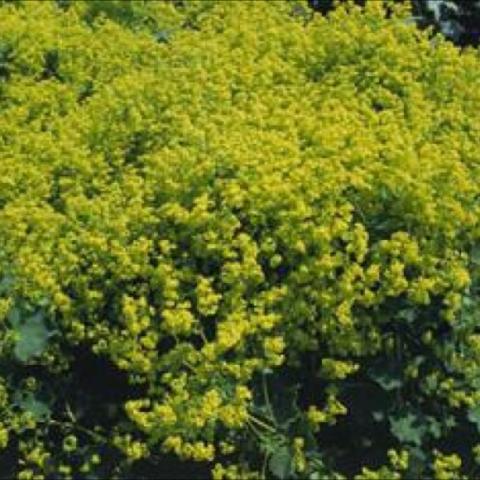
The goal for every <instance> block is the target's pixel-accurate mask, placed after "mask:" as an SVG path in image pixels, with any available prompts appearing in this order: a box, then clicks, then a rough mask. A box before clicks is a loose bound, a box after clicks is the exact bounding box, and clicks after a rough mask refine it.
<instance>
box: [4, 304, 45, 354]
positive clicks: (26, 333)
mask: <svg viewBox="0 0 480 480" xmlns="http://www.w3.org/2000/svg"><path fill="white" fill-rule="evenodd" d="M12 325H13V326H14V328H15V330H16V332H17V334H18V339H17V343H16V345H15V349H14V353H15V356H16V357H17V358H18V360H20V361H21V362H28V361H29V360H30V359H31V358H33V357H35V356H38V355H40V354H41V353H43V351H44V350H45V348H46V347H47V344H48V339H49V337H50V336H51V335H52V332H50V331H49V330H48V328H47V327H46V325H45V321H44V319H43V315H42V313H36V314H34V315H32V316H30V317H28V318H27V319H26V320H25V321H24V322H23V323H21V324H20V325H19V324H18V323H16V324H15V323H14V322H13V321H12Z"/></svg>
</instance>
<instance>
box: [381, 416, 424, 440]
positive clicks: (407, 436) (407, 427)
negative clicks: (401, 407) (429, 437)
mask: <svg viewBox="0 0 480 480" xmlns="http://www.w3.org/2000/svg"><path fill="white" fill-rule="evenodd" d="M389 420H390V431H391V432H392V434H393V435H394V436H395V438H397V440H398V441H399V442H401V443H410V444H414V445H417V446H419V445H421V444H422V437H423V436H424V434H425V431H426V428H425V426H424V425H419V421H418V420H419V419H418V417H417V416H416V415H414V414H412V413H407V414H406V415H404V416H401V417H393V416H390V417H389Z"/></svg>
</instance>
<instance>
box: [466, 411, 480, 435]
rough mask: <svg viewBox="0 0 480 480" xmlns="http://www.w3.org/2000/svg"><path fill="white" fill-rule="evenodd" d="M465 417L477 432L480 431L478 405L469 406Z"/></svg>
mask: <svg viewBox="0 0 480 480" xmlns="http://www.w3.org/2000/svg"><path fill="white" fill-rule="evenodd" d="M467 418H468V419H469V420H470V421H471V422H472V423H474V424H475V426H476V427H477V430H478V432H479V433H480V405H476V406H475V407H472V408H470V410H469V411H468V414H467Z"/></svg>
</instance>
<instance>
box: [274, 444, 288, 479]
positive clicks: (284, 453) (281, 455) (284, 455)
mask: <svg viewBox="0 0 480 480" xmlns="http://www.w3.org/2000/svg"><path fill="white" fill-rule="evenodd" d="M268 466H269V468H270V471H271V472H272V474H273V475H275V477H277V478H279V479H280V480H284V479H286V478H290V476H291V475H292V466H293V462H292V455H291V452H290V449H289V448H288V447H287V446H283V447H280V448H278V449H277V450H276V451H275V453H274V454H273V455H272V456H271V457H270V460H269V462H268Z"/></svg>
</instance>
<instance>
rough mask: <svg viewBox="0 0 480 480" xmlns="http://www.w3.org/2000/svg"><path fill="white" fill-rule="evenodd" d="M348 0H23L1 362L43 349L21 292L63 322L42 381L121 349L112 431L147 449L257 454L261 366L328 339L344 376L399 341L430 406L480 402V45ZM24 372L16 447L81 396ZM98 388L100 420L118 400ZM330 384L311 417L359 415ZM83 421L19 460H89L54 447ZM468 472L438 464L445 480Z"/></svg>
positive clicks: (277, 365) (294, 361)
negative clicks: (474, 309)
mask: <svg viewBox="0 0 480 480" xmlns="http://www.w3.org/2000/svg"><path fill="white" fill-rule="evenodd" d="M182 3H183V4H184V5H183V6H181V5H180V4H182ZM340 3H341V5H340V6H339V7H338V8H337V9H336V10H335V11H334V12H332V14H331V15H330V16H329V17H328V18H327V17H322V16H320V15H314V16H313V17H312V18H311V19H307V18H306V17H305V16H302V15H299V14H297V13H295V12H298V11H299V8H300V10H302V8H303V10H304V11H307V10H306V9H307V4H306V2H305V1H300V0H299V1H298V2H297V1H296V0H295V2H290V1H287V0H285V1H284V0H279V1H275V2H272V1H269V0H257V1H247V0H246V1H232V2H225V1H219V0H215V1H194V0H186V1H185V2H164V1H159V0H158V1H157V0H152V1H149V2H136V1H132V0H128V1H119V0H106V1H105V2H97V1H95V2H89V1H83V0H78V1H74V2H57V1H53V0H48V1H43V2H33V1H19V2H0V111H1V115H0V159H1V160H0V357H1V358H0V360H1V361H2V365H3V364H4V363H7V362H17V361H18V362H21V360H19V358H16V355H17V356H18V351H19V350H21V348H20V347H24V346H25V345H24V344H25V343H27V344H28V339H27V340H25V339H24V338H23V339H22V335H21V334H22V332H24V331H25V328H26V327H25V326H23V327H20V330H21V331H20V332H17V331H14V330H15V328H19V327H14V326H13V325H12V323H13V322H12V321H11V318H10V317H11V315H12V312H14V311H16V310H15V309H16V308H17V307H18V308H20V307H21V308H22V309H24V310H25V311H30V310H31V311H35V312H36V311H37V310H38V311H41V312H42V315H44V323H45V325H41V324H35V325H34V326H33V327H32V330H33V331H34V334H37V331H38V332H40V333H38V335H39V339H37V338H35V339H34V342H33V343H34V344H33V347H35V348H37V347H38V350H41V347H42V348H43V350H42V351H39V352H37V351H36V352H35V354H32V356H31V358H29V360H28V362H27V363H28V365H29V367H30V366H32V367H35V368H33V369H32V370H34V371H39V372H41V373H39V379H54V381H53V380H52V384H54V385H59V386H60V387H59V391H60V390H61V389H65V391H66V392H70V390H71V389H77V385H78V382H80V380H82V381H83V380H84V379H83V377H82V379H80V380H79V379H77V378H76V377H77V375H80V373H79V371H80V370H81V367H80V366H79V363H81V362H80V361H79V360H78V358H76V357H77V356H78V357H79V358H80V357H81V355H85V356H86V357H87V358H88V360H89V361H90V360H92V359H93V360H92V363H93V364H94V365H103V364H104V363H102V362H106V363H107V364H108V366H109V367H111V368H112V369H114V370H115V372H116V373H118V376H119V378H121V380H119V383H121V384H122V387H118V390H119V392H116V391H115V392H113V393H114V395H116V394H117V393H118V397H115V398H116V400H114V401H113V403H115V402H118V405H115V407H116V410H115V409H113V410H112V412H114V413H112V415H111V416H108V419H107V418H105V419H103V418H102V421H99V423H100V424H101V425H102V428H106V429H107V430H108V429H110V430H109V431H108V432H107V433H108V435H106V438H107V440H105V443H106V444H107V446H108V447H109V448H112V447H113V448H116V449H117V450H118V452H119V455H120V454H122V455H124V456H125V457H126V458H127V459H128V460H129V462H130V463H131V462H134V461H141V460H143V459H146V458H148V457H149V456H150V454H152V455H155V454H156V453H158V452H160V453H161V451H162V449H163V450H164V451H166V452H173V453H175V454H177V455H178V456H180V457H181V458H183V459H191V460H194V461H199V462H200V461H201V462H217V461H223V460H220V458H221V457H222V455H224V453H222V452H223V451H230V448H227V447H225V445H227V444H228V445H233V447H234V448H233V450H234V451H233V450H232V451H231V454H232V456H235V455H237V452H241V451H242V445H237V444H235V442H236V440H235V439H238V438H242V439H245V438H247V437H248V438H249V441H250V440H251V437H249V436H250V435H252V432H251V431H250V430H249V418H250V417H249V416H250V415H251V413H252V410H253V407H254V403H255V402H256V401H257V399H256V397H255V395H254V393H256V392H253V391H252V389H253V388H254V387H253V385H256V381H257V380H258V378H259V376H260V375H262V374H263V373H264V372H265V371H271V372H273V373H274V374H275V375H278V376H280V377H281V376H282V375H283V373H284V372H285V371H286V370H287V369H295V368H296V369H299V370H297V371H302V373H303V369H304V367H305V364H304V363H303V362H304V361H305V358H309V357H308V356H309V355H311V354H312V355H313V356H314V357H315V361H314V362H313V363H314V364H315V372H313V373H312V375H318V376H320V377H322V380H324V381H325V382H326V383H327V384H329V385H331V384H337V383H341V382H343V381H348V380H349V378H348V377H349V376H350V375H353V374H354V373H356V372H358V373H359V376H362V374H364V373H365V372H364V371H363V369H364V366H365V365H366V364H368V361H369V359H370V358H371V357H372V356H379V357H381V358H383V357H385V358H386V357H388V358H391V357H392V352H395V353H397V354H398V355H397V356H396V358H401V359H402V361H404V363H405V365H403V364H402V371H406V372H407V373H408V374H407V375H406V376H407V377H408V381H409V382H417V383H416V384H415V385H414V387H415V388H412V391H417V390H418V391H420V390H421V391H422V392H426V393H425V395H426V396H431V397H433V399H434V401H432V402H429V401H427V402H424V403H425V404H430V403H432V404H435V405H436V404H437V403H442V402H443V403H442V404H444V405H445V406H446V408H451V409H459V408H462V409H465V408H470V407H472V406H473V405H477V404H478V403H480V392H479V391H478V386H477V385H478V376H479V374H480V370H479V369H480V367H479V365H480V340H479V337H478V334H477V333H475V332H476V331H475V325H474V320H471V318H470V317H468V318H467V315H466V313H465V301H466V299H467V298H469V296H473V295H475V292H476V290H475V287H476V285H477V284H478V281H479V279H480V276H479V273H478V267H477V266H476V265H477V260H478V259H477V258H476V254H475V252H476V249H478V244H479V242H480V204H479V201H478V198H479V197H480V169H479V168H478V158H479V155H480V127H479V125H480V118H479V117H480V109H479V108H478V105H479V103H480V89H478V72H479V69H480V60H479V57H478V52H475V51H472V50H468V49H466V50H465V51H462V52H460V51H458V50H457V49H455V48H454V47H453V46H452V45H451V44H449V43H448V42H445V41H442V40H440V39H435V41H434V42H433V41H431V39H430V37H429V36H428V33H427V32H419V31H417V30H416V28H415V26H414V25H411V24H409V23H408V22H406V21H405V18H404V15H405V14H404V13H402V12H401V10H402V9H403V7H397V6H392V12H390V13H391V14H390V13H388V12H387V9H385V8H384V6H383V3H382V2H378V1H375V0H371V1H368V2H367V6H366V8H365V9H361V8H359V7H353V6H349V5H348V4H346V3H345V2H340ZM61 4H63V6H62V5H61ZM66 4H68V6H66ZM395 12H396V13H395ZM387 13H388V14H387ZM307 20H308V21H307ZM24 307H25V308H24ZM29 309H30V310H29ZM22 312H23V310H22ZM42 318H43V317H42ZM42 327H44V328H45V329H46V330H47V332H46V333H43V334H42V332H43V330H42ZM22 328H23V329H24V330H22ZM27 330H28V329H27ZM393 330H394V331H395V335H398V338H396V339H394V338H393V334H392V331H393ZM450 341H451V342H452V343H448V342H450ZM22 342H23V343H22ZM408 342H410V343H408ZM412 342H413V343H412ZM415 342H417V343H419V344H420V345H421V347H422V349H423V350H425V355H429V356H430V357H431V358H430V360H431V361H430V362H425V363H424V364H422V365H420V366H418V365H417V364H416V363H414V361H413V358H411V355H413V353H412V352H413V351H414V350H415V351H417V350H418V345H417V344H416V343H415ZM454 342H456V344H455V348H451V346H452V345H453V343H454ZM37 344H38V345H37ZM413 344H415V345H414V346H413V347H412V345H413ZM27 346H30V347H31V345H30V344H28V345H27ZM456 347H459V348H456ZM35 348H34V349H35ZM402 348H403V350H402V351H400V350H401V349H402ZM395 349H396V350H395ZM423 350H422V351H423ZM79 352H80V353H79ZM85 352H86V353H85ZM312 352H313V353H312ZM77 354H78V355H77ZM4 361H5V362H4ZM95 362H98V363H95ZM430 364H431V365H434V366H435V367H432V369H433V370H428V369H429V368H430V367H429V366H428V365H430ZM438 365H442V368H437V367H438ZM423 368H425V369H426V371H425V372H423V371H422V372H421V374H420V373H419V369H420V370H421V369H423ZM17 370H18V372H20V371H22V372H23V370H21V369H17V368H13V369H12V371H14V372H15V375H13V374H12V375H10V372H6V373H4V370H1V371H0V414H1V422H2V423H1V425H0V449H5V448H9V447H10V446H12V448H16V447H15V445H17V444H19V442H20V441H22V439H23V438H24V437H25V438H26V437H28V436H29V435H30V433H31V431H32V430H39V431H40V430H41V428H43V429H44V430H45V431H46V432H50V433H48V434H46V438H49V439H55V438H57V437H59V435H58V431H57V430H58V422H61V421H63V420H64V419H65V411H64V405H63V403H62V402H60V401H58V402H53V403H52V405H51V408H52V409H53V410H54V411H52V412H51V414H52V419H53V420H52V421H51V423H48V421H46V420H42V421H40V420H38V419H36V418H35V415H34V414H33V413H32V412H28V411H21V410H22V408H20V407H19V405H18V402H17V403H15V400H13V394H14V392H15V391H16V390H18V388H17V387H18V385H17V383H18V381H19V380H18V379H17V377H16V376H17ZM26 370H28V369H26ZM427 370H428V371H427ZM423 373H425V375H423ZM21 375H23V373H21V372H20V373H18V376H21ZM92 377H93V375H92ZM300 377H302V378H303V376H301V375H299V378H300ZM421 379H425V380H426V379H428V382H427V381H425V382H423V381H422V382H420V380H421ZM108 380H109V379H108V378H106V379H105V385H107V383H108ZM40 381H41V382H42V383H45V385H42V388H44V389H45V390H46V391H48V385H46V383H48V382H46V381H45V380H40ZM77 381H78V382H77ZM90 381H91V379H90V378H89V379H88V380H87V383H88V382H90ZM91 382H92V384H94V383H95V382H93V380H92V381H91ZM112 383H113V382H112ZM123 383H125V384H126V385H125V386H123ZM429 385H433V387H431V388H430V387H429ZM90 387H91V385H89V388H90ZM417 387H418V388H417ZM89 388H86V389H85V391H82V392H80V393H79V394H80V395H81V394H85V395H92V398H90V399H89V402H85V408H86V409H87V411H86V412H84V415H83V414H82V415H83V416H81V418H80V417H79V419H78V421H79V422H80V423H81V422H84V421H85V422H87V423H88V422H89V421H90V420H88V421H87V420H85V419H88V418H90V417H91V418H94V419H98V415H93V414H92V415H90V413H91V412H90V410H89V409H94V408H95V409H96V408H97V407H98V409H99V411H102V412H103V410H102V408H104V410H106V409H107V407H106V406H105V405H96V401H97V398H103V397H102V396H101V395H98V396H96V395H94V394H93V393H91V392H90V390H89ZM92 388H93V387H92ZM95 388H99V387H98V386H96V387H95ZM112 388H113V387H112ZM115 388H117V387H115ZM428 388H430V390H428ZM4 390H5V394H4ZM80 390H81V389H80ZM120 391H121V392H120ZM328 392H329V391H328ZM328 392H327V397H326V398H327V400H326V405H325V406H324V407H323V408H321V409H319V408H317V407H314V406H312V407H310V408H309V409H308V410H307V411H306V412H303V413H304V414H305V415H306V416H307V418H308V420H309V422H310V423H311V424H312V427H313V429H314V430H318V431H317V434H318V435H320V436H321V435H322V433H323V432H322V430H321V428H319V427H320V426H321V425H322V424H323V423H326V424H331V425H333V424H334V423H335V420H336V418H337V417H338V416H340V415H347V413H350V412H347V410H346V407H345V406H344V405H343V404H342V403H341V401H340V397H339V396H337V395H336V394H329V393H328ZM324 393H325V392H319V393H318V395H319V397H318V401H316V402H315V401H314V400H312V403H316V404H321V402H322V400H321V399H322V398H325V396H324ZM47 396H48V395H47ZM92 399H93V400H92ZM427 400H430V399H427ZM438 401H440V402H438ZM99 402H100V403H101V401H100V400H99ZM109 402H110V400H109ZM20 403H21V402H20ZM30 403H31V404H33V405H34V407H36V408H38V405H39V404H38V403H35V401H34V400H31V402H30ZM106 403H108V402H106ZM419 404H422V402H419ZM82 408H83V407H82ZM23 409H24V410H28V408H27V407H24V408H23ZM30 409H31V405H30ZM457 413H458V412H457ZM103 420H105V422H103ZM92 421H97V420H92ZM55 422H57V423H55ZM108 422H110V424H109V427H106V426H105V425H106V424H107V423H108ZM104 424H105V425H104ZM90 426H91V425H90V424H89V427H90ZM80 427H81V425H80ZM84 428H87V427H85V426H84ZM56 429H57V430H56ZM29 432H30V433H29ZM77 433H78V432H76V433H75V435H76V436H69V437H67V438H65V443H62V442H63V439H62V440H61V441H60V443H59V444H55V443H54V440H51V441H52V442H53V443H51V444H49V445H48V448H47V445H46V446H45V447H42V448H41V449H40V450H36V449H35V448H33V447H32V448H31V449H30V450H31V451H30V453H29V452H28V451H27V450H28V449H27V448H25V449H24V450H25V451H22V452H19V453H18V455H19V456H20V457H21V458H23V460H22V461H24V462H25V464H26V465H27V466H26V467H25V469H23V473H22V474H19V473H18V472H17V471H15V474H17V473H18V477H19V478H25V479H27V478H36V477H35V475H37V474H38V475H43V474H45V475H46V476H47V477H48V476H50V477H56V476H59V475H60V476H62V475H63V477H62V478H64V477H65V478H67V477H68V476H74V475H75V473H76V472H75V468H77V466H78V465H77V463H78V464H80V463H79V462H77V463H75V462H76V461H72V462H70V463H72V465H73V466H72V465H69V464H68V463H69V460H68V459H65V458H63V457H62V458H61V459H59V460H58V461H57V460H55V461H52V462H50V463H49V462H46V459H47V458H49V457H48V454H50V455H51V456H52V457H55V458H57V456H58V455H64V454H65V455H67V454H73V453H75V452H76V451H78V450H79V447H77V445H76V441H75V440H74V438H77V437H78V438H80V437H79V436H78V435H77ZM84 433H85V432H84ZM72 435H74V434H73V433H72ZM85 437H88V435H86V434H85ZM12 438H14V440H15V441H13V442H12ZM62 438H63V437H62ZM94 438H97V437H94ZM82 439H83V437H82ZM17 440H18V441H17ZM82 441H83V440H82ZM85 441H86V442H87V440H85ZM252 441H253V440H252ZM38 442H39V443H40V442H41V441H40V440H39V441H38ZM57 443H58V442H57ZM79 443H80V442H79ZM90 447H91V449H92V451H93V450H95V451H96V449H97V447H98V445H97V444H96V443H94V442H93V440H92V444H91V445H90V446H89V447H88V448H90ZM382 447H383V446H382ZM88 448H87V447H86V450H88ZM102 448H103V447H102ZM292 448H293V449H294V452H295V465H296V468H297V471H298V472H300V473H302V472H303V471H306V469H307V465H306V463H305V462H306V460H305V459H306V457H307V453H306V451H305V449H306V447H305V445H304V444H303V443H302V440H301V439H296V440H295V443H294V444H293V447H292ZM98 449H100V450H101V448H100V447H98ZM225 449H226V450H225ZM100 450H99V451H100ZM45 452H47V453H48V454H47V453H45ZM60 452H61V453H60ZM225 454H226V453H225ZM0 455H1V452H0ZM32 455H33V456H32ZM402 455H403V454H398V456H395V455H394V454H392V455H391V457H392V458H391V463H392V465H391V466H389V467H385V468H388V469H389V470H388V472H395V473H394V475H395V477H392V478H396V476H398V475H400V474H399V473H398V472H399V471H401V470H402V471H403V470H404V469H405V468H404V465H405V464H406V462H407V459H406V458H405V457H404V456H402ZM27 457H28V459H27ZM304 457H305V458H304ZM238 458H241V454H240V453H239V454H238ZM452 458H453V460H452ZM97 463H98V462H93V461H90V460H89V461H88V462H87V463H86V464H85V465H87V466H86V467H85V469H87V468H91V469H95V468H97V467H96V464H97ZM307 463H308V462H307ZM457 463H458V462H457V460H456V457H455V458H454V457H438V458H437V460H436V464H435V465H436V467H435V468H436V470H435V472H436V475H437V478H439V479H440V478H453V477H452V475H453V473H451V472H454V471H455V472H456V471H457V470H459V469H460V465H459V464H457ZM47 464H49V465H50V467H48V465H47ZM247 467H248V466H246V465H240V464H239V465H229V466H226V465H225V466H224V465H223V464H220V463H217V464H216V466H215V467H214V470H213V473H212V474H213V476H214V478H218V479H223V478H225V479H228V478H232V479H233V478H254V477H255V475H257V473H258V472H257V473H255V472H250V471H249V468H247ZM19 468H20V467H19ZM48 468H50V469H51V471H48ZM78 468H81V467H78ZM82 468H83V467H82ZM105 468H106V467H105ZM52 469H53V470H55V471H53V470H52ZM18 471H20V470H18ZM45 472H46V473H45ZM385 472H387V470H385ZM385 472H384V473H385ZM449 472H450V473H449ZM102 475H104V476H105V475H107V474H106V473H105V472H103V473H102ZM242 475H243V476H242ZM362 475H363V477H361V478H380V477H378V475H381V473H378V472H374V471H372V470H368V468H366V469H365V470H364V472H363V474H362ZM375 475H377V476H375ZM392 475H393V473H392ZM449 475H450V476H449Z"/></svg>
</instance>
